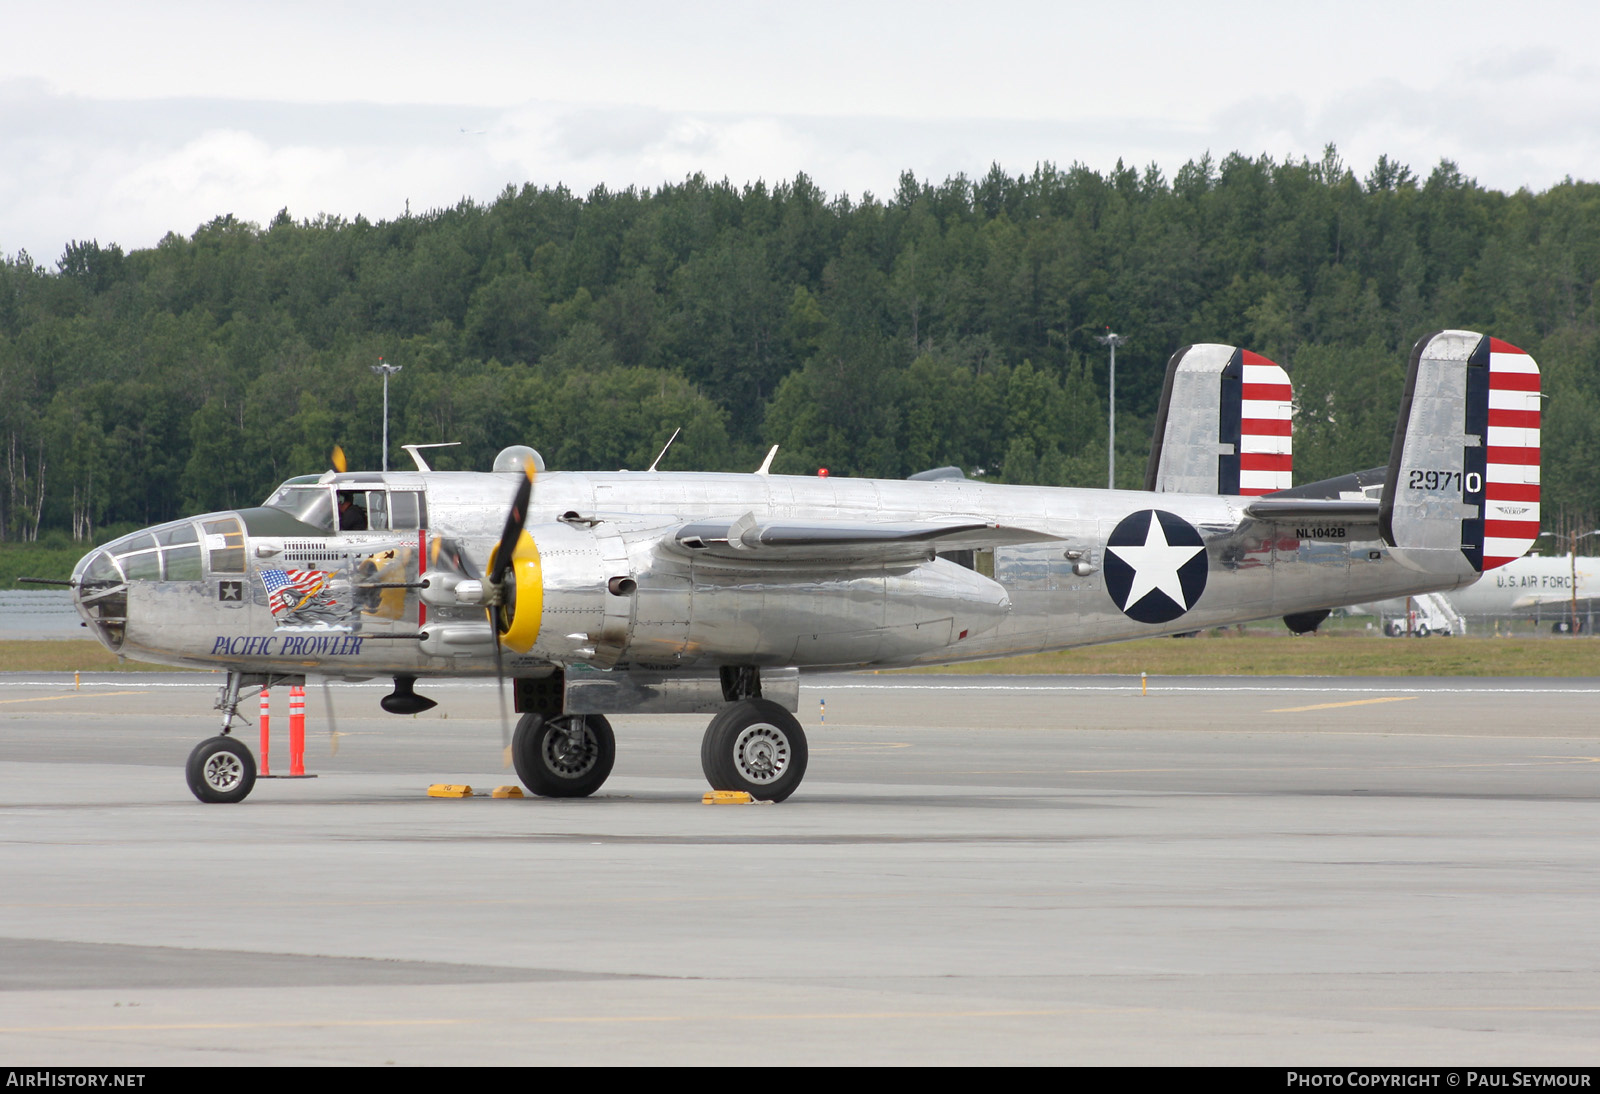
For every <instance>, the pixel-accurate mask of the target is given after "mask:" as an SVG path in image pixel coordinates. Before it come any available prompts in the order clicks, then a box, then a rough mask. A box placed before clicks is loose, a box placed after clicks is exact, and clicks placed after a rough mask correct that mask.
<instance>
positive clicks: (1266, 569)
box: [73, 331, 1539, 801]
mask: <svg viewBox="0 0 1600 1094" xmlns="http://www.w3.org/2000/svg"><path fill="white" fill-rule="evenodd" d="M1233 356H1234V355H1233V353H1232V352H1231V351H1230V353H1229V354H1228V358H1229V360H1230V361H1231V360H1232V359H1233ZM1213 357H1220V353H1219V354H1212V353H1210V352H1209V351H1208V352H1206V353H1202V354H1201V355H1200V357H1199V358H1197V359H1196V363H1199V362H1200V361H1201V360H1205V361H1208V362H1210V365H1215V364H1216V362H1215V361H1213V360H1212V358H1213ZM1247 363H1248V362H1246V361H1245V360H1244V358H1243V356H1242V354H1241V355H1239V364H1240V365H1241V366H1242V365H1244V364H1247ZM1180 364H1181V362H1180ZM1210 365H1208V367H1210ZM1228 368H1229V365H1228V364H1227V363H1223V365H1222V367H1221V368H1220V369H1216V370H1215V375H1216V376H1217V377H1219V378H1226V376H1227V372H1228ZM1180 371H1181V370H1180ZM1240 382H1241V384H1243V383H1245V382H1247V377H1245V376H1244V375H1243V373H1242V372H1241V374H1240ZM1538 389H1539V374H1538V368H1537V366H1536V365H1535V364H1534V362H1533V360H1532V359H1531V358H1530V357H1529V356H1528V355H1527V354H1524V353H1522V352H1521V351H1520V350H1517V349H1516V348H1515V347H1512V346H1509V345H1507V344H1505V343H1503V342H1500V341H1498V340H1496V339H1492V338H1486V337H1484V336H1482V335H1479V334H1476V333H1472V332H1468V331H1441V332H1438V333H1436V334H1433V335H1429V336H1428V337H1425V338H1423V339H1422V340H1420V341H1419V342H1418V343H1417V345H1416V348H1415V349H1414V351H1413V354H1412V359H1411V365H1410V372H1409V375H1408V379H1407V384H1406V393H1405V401H1404V403H1403V405H1402V409H1401V414H1400V418H1399V423H1398V425H1397V428H1396V434H1395V442H1394V446H1393V450H1392V456H1391V459H1390V464H1389V467H1388V469H1387V474H1386V478H1385V483H1384V486H1383V489H1382V492H1381V496H1380V497H1378V498H1370V497H1367V496H1365V495H1364V494H1363V495H1362V496H1361V497H1359V498H1346V497H1340V496H1338V495H1337V493H1335V494H1333V495H1332V496H1328V494H1327V491H1326V490H1322V491H1319V490H1318V489H1315V488H1313V489H1309V490H1303V491H1294V490H1291V491H1276V492H1270V493H1267V494H1264V495H1261V496H1256V497H1250V496H1244V495H1242V494H1228V493H1219V492H1217V491H1218V489H1219V486H1218V485H1212V486H1208V487H1206V488H1205V489H1204V490H1202V491H1196V492H1174V491H1163V492H1140V491H1126V490H1074V489H1056V488H1048V487H1031V486H1006V485H998V484H986V483H977V482H971V481H967V480H964V479H935V480H931V481H929V480H923V481H880V480H871V479H847V478H827V479H821V478H799V477H791V476H778V475H769V474H751V475H727V474H683V473H658V472H642V473H628V472H614V473H577V472H560V473H538V472H539V468H538V465H537V461H536V460H535V459H532V458H531V456H532V454H531V453H530V452H529V451H528V450H526V449H523V450H520V451H519V450H515V449H511V450H507V451H506V452H505V453H502V456H501V458H500V459H499V460H497V462H496V467H495V469H494V470H493V471H491V472H488V473H474V472H431V471H420V470H419V471H414V472H345V471H342V470H341V471H335V472H329V473H327V474H325V475H323V476H321V477H320V478H312V477H306V478H302V479H294V480H290V481H289V482H286V483H284V484H283V486H282V487H280V488H279V489H278V490H277V491H276V492H275V493H274V494H273V495H272V496H271V497H270V498H269V499H267V501H266V503H265V504H264V505H262V506H259V507H256V508H250V509H243V510H239V511H235V512H222V513H209V514H205V515H202V516H198V517H195V518H192V519H188V520H183V521H175V522H171V523H169V524H164V525H160V526H158V527H155V528H151V529H148V530H147V531H144V532H139V533H136V534H134V535H131V536H127V537H124V538H122V539H120V540H117V541H115V542H113V543H111V544H108V545H106V546H105V547H103V548H101V549H99V550H96V551H95V552H93V553H91V554H90V555H88V556H86V557H85V558H84V559H83V560H82V561H81V562H80V563H79V565H78V567H77V569H76V570H75V571H74V574H73V587H74V594H75V599H76V602H77V605H78V609H79V611H80V613H81V614H82V615H83V616H84V618H85V620H86V621H88V623H89V624H90V626H91V628H92V629H93V630H94V632H95V633H96V634H97V635H98V636H99V638H100V640H101V641H102V642H104V643H105V644H106V645H107V646H108V647H109V648H111V649H113V650H114V651H117V652H119V653H121V654H124V655H126V656H131V657H135V658H139V659H143V660H149V661H155V662H162V663H168V664H177V665H190V666H197V667H212V668H220V669H225V670H226V671H227V673H228V676H227V683H226V684H225V685H224V687H223V688H222V691H221V695H220V698H219V701H218V706H219V708H220V709H221V710H222V712H223V724H222V733H221V734H220V735H219V736H216V737H213V738H211V739H210V740H207V741H204V742H202V743H201V744H200V745H199V746H198V747H197V748H196V749H195V751H194V753H193V754H192V755H191V757H190V760H189V765H188V776H189V783H190V786H191V788H192V789H193V791H194V793H195V794H196V796H197V797H199V798H201V799H202V800H204V801H238V800H241V799H242V798H244V797H245V796H246V795H247V794H248V793H249V792H250V789H251V787H252V785H253V783H254V780H255V763H254V759H253V758H252V756H251V755H250V752H249V749H248V748H247V747H245V746H244V745H243V744H242V743H241V742H239V741H238V740H237V739H236V738H235V737H234V736H233V735H232V734H231V733H230V732H229V731H230V729H231V726H232V723H233V719H234V718H235V716H236V712H237V708H238V704H239V701H240V695H241V693H242V692H244V691H247V690H249V689H252V688H260V687H264V686H270V685H272V684H275V683H280V682H294V681H298V680H300V679H303V674H305V673H308V672H309V673H315V674H319V675H323V676H332V677H340V676H348V677H371V676H376V675H387V676H392V677H393V678H394V680H395V690H394V692H393V693H392V694H391V695H389V696H387V697H386V698H385V699H384V700H383V706H384V708H385V709H387V710H390V711H392V712H396V713H412V712H415V711H417V710H421V709H426V708H427V707H429V706H432V705H433V703H432V701H431V700H428V699H426V698H424V697H422V696H420V695H417V694H416V693H415V691H414V684H415V682H416V681H417V680H418V679H419V678H424V677H429V676H439V675H464V676H486V677H487V676H496V675H498V676H500V677H501V678H502V680H509V681H510V683H511V694H512V698H513V701H514V703H515V708H516V710H517V712H518V713H520V714H521V715H522V718H521V720H520V721H519V722H518V724H517V729H516V733H515V736H514V738H513V740H512V742H511V745H510V748H511V751H512V755H513V759H514V762H515V763H516V767H517V771H518V774H519V776H520V777H521V779H522V781H523V782H524V784H525V785H526V786H527V787H528V788H529V789H530V790H532V791H533V792H535V793H538V794H542V795H548V796H583V795H587V794H592V793H593V792H594V791H596V790H597V789H599V788H600V786H601V785H602V784H603V783H604V781H605V779H606V777H607V776H608V775H609V773H610V770H611V765H612V761H613V759H614V756H615V747H616V746H615V738H614V735H613V733H612V730H611V726H610V724H609V723H608V722H607V720H606V718H605V717H604V715H605V714H606V713H614V712H651V711H657V712H668V711H680V712H681V711H705V712H708V713H714V714H715V717H713V718H712V720H711V723H710V725H709V726H708V728H707V730H706V734H705V737H704V739H703V742H702V747H701V765H702V769H703V770H704V772H705V774H706V777H707V779H708V780H709V781H710V783H711V784H712V786H713V787H716V788H718V789H728V790H744V791H747V792H749V793H750V794H752V795H754V796H755V797H758V798H764V799H769V800H782V799H783V798H786V797H787V796H788V795H789V794H791V793H793V791H794V790H795V788H796V787H797V786H798V785H799V784H800V781H801V779H802V777H803V776H804V773H805V769H806V762H807V750H806V738H805V734H804V731H803V730H802V729H801V727H800V724H799V722H798V721H796V719H795V718H794V716H793V714H792V713H791V712H792V711H794V710H795V709H796V708H797V707H798V671H799V670H801V669H810V668H825V667H826V668H840V667H845V668H853V667H867V666H874V667H892V666H904V665H919V664H942V663H949V662H954V661H963V660H976V659H982V658H991V657H1000V656H1006V655H1011V654H1018V653H1027V652H1036V651H1041V650H1051V649H1061V648H1066V647H1070V646H1076V645H1085V644H1090V643H1096V642H1108V641H1118V640H1122V639H1128V638H1138V637H1144V636H1148V635H1159V634H1171V633H1176V632H1181V631H1188V630H1195V629H1199V628H1203V627H1210V626H1219V625H1225V624H1231V623H1240V622H1246V621H1249V620H1253V619H1261V618H1267V617H1271V616H1277V615H1285V616H1292V615H1296V614H1304V613H1314V612H1318V611H1324V612H1325V611H1326V610H1327V609H1329V608H1332V607H1336V606H1338V605H1342V604H1349V603H1352V602H1357V601H1365V600H1374V599H1379V598H1383V597H1392V596H1404V595H1412V594H1417V593H1423V592H1429V591H1435V590H1444V589H1453V588H1457V587H1459V586H1461V585H1463V584H1466V583H1468V582H1471V581H1473V580H1475V579H1476V578H1477V576H1478V574H1479V573H1480V572H1481V571H1482V570H1485V569H1492V568H1494V567H1496V566H1500V565H1503V564H1504V563H1505V562H1507V561H1509V560H1510V559H1512V558H1515V557H1516V556H1518V555H1520V554H1522V553H1523V551H1525V550H1526V549H1527V547H1528V545H1529V544H1530V543H1531V542H1532V541H1533V538H1534V536H1535V535H1536V534H1537V532H1538V494H1539V485H1538V478H1539V447H1538V445H1539V432H1538V429H1539V397H1538ZM1221 390H1222V388H1221V387H1220V386H1219V391H1221ZM1243 398H1244V394H1243V390H1242V388H1241V399H1243ZM1216 405H1217V406H1218V407H1219V408H1226V407H1227V406H1229V405H1230V401H1229V400H1227V399H1224V398H1221V397H1220V396H1219V399H1218V402H1217V404H1216ZM1242 405H1243V403H1242V402H1241V406H1242ZM1222 417H1223V415H1222V411H1221V409H1219V421H1220V420H1221V418H1222ZM1242 417H1243V414H1242V411H1241V418H1242ZM1168 420H1169V421H1171V416H1170V414H1169V418H1168ZM1231 428H1232V427H1230V432H1228V433H1225V434H1219V437H1218V440H1217V441H1216V442H1215V443H1213V444H1210V445H1209V447H1210V448H1211V451H1210V453H1209V454H1207V453H1206V452H1205V448H1206V447H1207V446H1208V442H1206V441H1205V439H1204V437H1203V436H1200V437H1191V438H1189V441H1188V442H1186V443H1190V444H1191V445H1192V447H1193V450H1192V451H1190V452H1188V453H1187V455H1184V454H1182V453H1180V451H1179V449H1180V448H1181V445H1174V448H1173V453H1172V458H1173V459H1175V460H1178V461H1179V463H1189V462H1191V460H1192V461H1198V462H1199V463H1200V464H1202V465H1203V464H1204V462H1205V461H1209V462H1210V466H1211V467H1212V468H1213V469H1215V468H1216V467H1217V466H1218V465H1219V464H1220V463H1221V462H1222V461H1223V459H1224V458H1225V457H1227V456H1228V455H1230V454H1229V453H1228V452H1226V451H1224V447H1225V446H1226V445H1232V446H1233V447H1234V453H1233V454H1235V455H1240V456H1242V455H1243V453H1244V452H1245V451H1248V450H1247V449H1243V448H1242V447H1241V445H1240V443H1239V442H1236V441H1232V440H1229V439H1228V438H1230V437H1233V436H1235V435H1236V434H1234V433H1233V432H1231ZM1180 456H1181V457H1182V458H1181V459H1180V458H1179V457H1180ZM1162 462H1163V458H1162V457H1160V456H1158V457H1157V458H1156V459H1155V460H1154V461H1153V463H1154V464H1155V466H1156V468H1157V470H1156V472H1155V473H1156V475H1157V478H1158V480H1159V478H1160V467H1161V466H1162ZM1241 462H1242V460H1241ZM1174 466H1176V465H1174ZM1189 469H1190V470H1193V467H1190V468H1189ZM1201 471H1202V472H1204V466H1202V467H1201ZM1208 481H1212V482H1215V481H1217V480H1208ZM1241 485H1242V483H1241ZM340 493H351V494H355V495H357V496H358V503H361V504H363V507H364V509H365V511H366V513H367V517H368V520H367V525H368V526H367V528H365V529H363V530H342V529H340V528H339V527H338V521H337V520H336V517H335V513H336V500H335V499H336V497H337V495H338V494H340ZM508 502H509V504H508Z"/></svg>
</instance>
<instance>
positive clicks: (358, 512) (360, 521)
mask: <svg viewBox="0 0 1600 1094" xmlns="http://www.w3.org/2000/svg"><path fill="white" fill-rule="evenodd" d="M339 530H340V531H341V532H365V531H366V530H367V511H366V510H365V509H363V508H362V507H361V506H359V505H357V504H356V496H355V495H354V494H352V493H350V492H349V491H347V490H341V491H339Z"/></svg>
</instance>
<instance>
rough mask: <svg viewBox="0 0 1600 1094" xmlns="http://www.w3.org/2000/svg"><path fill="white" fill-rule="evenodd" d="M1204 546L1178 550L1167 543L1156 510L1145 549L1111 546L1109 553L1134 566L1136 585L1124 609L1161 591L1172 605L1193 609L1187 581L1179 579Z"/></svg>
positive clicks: (1152, 514) (1178, 548) (1130, 589)
mask: <svg viewBox="0 0 1600 1094" xmlns="http://www.w3.org/2000/svg"><path fill="white" fill-rule="evenodd" d="M1204 550H1205V548H1204V547H1203V546H1202V547H1174V546H1172V545H1171V544H1169V543H1168V542H1167V536H1166V533H1165V532H1163V531H1162V530H1161V522H1160V521H1159V520H1157V519H1156V514H1155V510H1153V509H1152V510H1151V511H1150V530H1149V531H1147V532H1146V533H1145V536H1144V546H1143V547H1107V548H1106V553H1107V554H1113V555H1116V556H1117V557H1118V558H1120V559H1121V560H1122V561H1124V562H1126V563H1127V564H1128V565H1129V566H1132V567H1133V584H1132V585H1131V586H1130V587H1129V589H1128V599H1126V600H1124V601H1123V602H1122V606H1123V608H1124V609H1127V608H1131V607H1133V606H1134V605H1135V604H1137V603H1139V601H1140V600H1142V599H1144V597H1145V594H1147V593H1149V592H1151V591H1155V590H1159V591H1160V592H1163V593H1166V594H1167V595H1168V596H1169V597H1171V598H1172V602H1173V603H1174V604H1176V605H1178V606H1179V607H1180V608H1182V609H1183V610H1184V611H1188V610H1189V602H1188V600H1187V599H1185V598H1184V595H1183V582H1182V581H1180V580H1179V579H1178V571H1179V570H1180V569H1181V568H1182V567H1183V565H1184V563H1186V562H1188V561H1189V560H1190V559H1191V558H1193V557H1194V556H1195V555H1197V554H1199V553H1200V552H1201V551H1204Z"/></svg>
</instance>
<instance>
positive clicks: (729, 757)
mask: <svg viewBox="0 0 1600 1094" xmlns="http://www.w3.org/2000/svg"><path fill="white" fill-rule="evenodd" d="M806 759H807V752H806V734H805V730H803V729H801V728H800V723H799V722H798V721H797V720H796V719H795V716H794V715H793V714H790V713H789V712H788V711H787V710H784V709H783V708H782V707H780V706H779V705H778V704H777V703H774V702H772V701H771V700H770V699H741V700H739V701H738V702H736V703H732V704H730V705H728V706H726V707H724V708H723V709H722V712H721V713H720V714H718V715H717V716H716V717H715V718H713V719H711V724H710V725H709V726H707V727H706V735H705V738H704V739H703V740H702V741H701V742H700V769H701V770H702V771H704V772H705V774H706V780H707V781H708V782H709V783H711V788H712V789H713V790H743V791H744V792H746V793H747V794H749V795H750V796H751V797H752V798H756V799H757V800H760V801H773V802H781V801H783V799H785V798H787V797H788V796H789V795H790V794H793V793H794V792H795V789H796V788H797V787H798V786H799V785H800V780H801V779H803V778H805V774H806Z"/></svg>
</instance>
